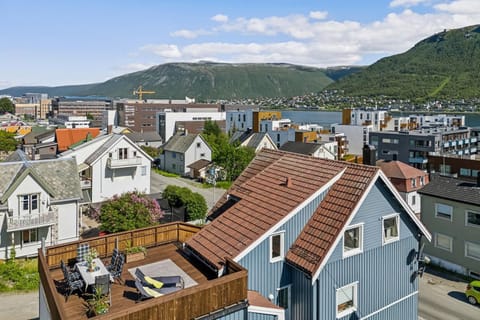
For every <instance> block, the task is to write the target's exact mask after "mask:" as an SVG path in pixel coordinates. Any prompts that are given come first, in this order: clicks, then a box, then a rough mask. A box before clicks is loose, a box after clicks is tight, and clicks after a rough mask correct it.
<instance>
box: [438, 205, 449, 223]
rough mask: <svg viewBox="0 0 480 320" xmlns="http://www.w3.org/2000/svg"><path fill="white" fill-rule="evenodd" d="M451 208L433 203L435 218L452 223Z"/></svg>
mask: <svg viewBox="0 0 480 320" xmlns="http://www.w3.org/2000/svg"><path fill="white" fill-rule="evenodd" d="M452 211H453V208H452V207H451V206H447V205H445V204H441V203H435V216H436V217H437V218H442V219H448V220H450V221H452V215H453V212H452Z"/></svg>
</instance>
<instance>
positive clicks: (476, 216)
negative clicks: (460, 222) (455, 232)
mask: <svg viewBox="0 0 480 320" xmlns="http://www.w3.org/2000/svg"><path fill="white" fill-rule="evenodd" d="M466 213H467V214H466V216H467V226H474V227H480V213H479V212H473V211H467V212H466Z"/></svg>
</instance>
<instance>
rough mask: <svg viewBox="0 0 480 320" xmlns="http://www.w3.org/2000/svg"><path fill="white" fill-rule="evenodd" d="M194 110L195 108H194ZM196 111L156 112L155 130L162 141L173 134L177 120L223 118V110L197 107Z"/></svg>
mask: <svg viewBox="0 0 480 320" xmlns="http://www.w3.org/2000/svg"><path fill="white" fill-rule="evenodd" d="M194 110H195V109H194ZM197 110H198V111H197V112H193V111H190V112H157V114H156V119H157V121H156V123H157V132H158V134H159V135H160V136H161V137H162V139H163V141H168V140H169V139H170V138H171V137H172V136H173V135H174V134H175V123H176V122H177V121H202V122H205V121H207V120H211V121H220V120H225V115H226V113H225V112H218V111H213V110H215V109H213V110H205V109H201V110H199V109H197Z"/></svg>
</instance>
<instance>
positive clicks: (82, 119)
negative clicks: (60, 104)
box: [49, 114, 91, 128]
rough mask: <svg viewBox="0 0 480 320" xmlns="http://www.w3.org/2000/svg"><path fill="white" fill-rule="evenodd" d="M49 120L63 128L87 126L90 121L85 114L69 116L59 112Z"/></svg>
mask: <svg viewBox="0 0 480 320" xmlns="http://www.w3.org/2000/svg"><path fill="white" fill-rule="evenodd" d="M49 120H50V121H51V122H53V123H55V124H57V125H60V126H63V127H65V128H89V127H90V123H91V121H90V120H88V119H87V117H86V116H70V115H65V114H59V115H57V116H56V117H55V118H50V119H49Z"/></svg>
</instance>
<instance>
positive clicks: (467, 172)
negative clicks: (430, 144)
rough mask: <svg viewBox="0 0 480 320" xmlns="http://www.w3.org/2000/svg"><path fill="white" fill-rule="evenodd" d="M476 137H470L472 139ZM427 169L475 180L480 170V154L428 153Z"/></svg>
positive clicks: (432, 171)
mask: <svg viewBox="0 0 480 320" xmlns="http://www.w3.org/2000/svg"><path fill="white" fill-rule="evenodd" d="M475 139H476V137H470V140H471V141H474V140H475ZM428 171H429V172H430V173H440V174H442V175H452V176H457V177H458V178H460V179H463V180H473V181H476V180H477V176H478V173H479V172H480V155H478V154H471V155H463V156H459V155H452V154H443V155H442V154H437V153H433V152H430V153H429V154H428Z"/></svg>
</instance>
